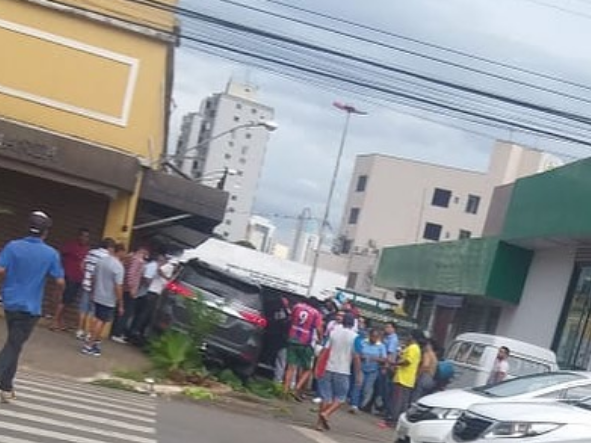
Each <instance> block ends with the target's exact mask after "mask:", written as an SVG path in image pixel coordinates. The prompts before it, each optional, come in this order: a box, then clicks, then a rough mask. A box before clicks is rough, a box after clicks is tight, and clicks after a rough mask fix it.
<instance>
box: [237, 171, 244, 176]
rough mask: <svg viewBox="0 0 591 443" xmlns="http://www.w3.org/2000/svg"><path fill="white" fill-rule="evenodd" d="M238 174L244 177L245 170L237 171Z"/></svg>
mask: <svg viewBox="0 0 591 443" xmlns="http://www.w3.org/2000/svg"><path fill="white" fill-rule="evenodd" d="M236 175H237V176H239V177H242V176H243V175H244V171H236Z"/></svg>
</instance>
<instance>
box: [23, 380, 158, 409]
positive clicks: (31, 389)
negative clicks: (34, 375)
mask: <svg viewBox="0 0 591 443" xmlns="http://www.w3.org/2000/svg"><path fill="white" fill-rule="evenodd" d="M28 392H34V393H38V394H46V395H47V396H48V397H57V398H63V399H66V400H72V401H74V402H75V403H74V404H76V403H82V404H88V405H96V406H98V407H106V408H108V409H109V410H111V413H115V412H114V411H113V409H115V410H122V411H126V412H133V413H134V414H139V415H142V416H147V417H153V416H154V415H156V411H155V410H152V411H147V410H143V409H135V407H134V405H133V404H132V403H130V404H128V405H127V406H123V405H116V404H112V403H110V402H109V400H108V399H105V400H102V401H101V400H92V399H88V398H84V397H81V396H80V395H78V396H76V395H69V394H62V393H57V392H51V391H50V390H47V389H39V388H34V387H31V386H23V387H19V388H18V390H17V394H19V393H22V394H27V393H28ZM22 394H19V395H22ZM29 397H30V395H29Z"/></svg>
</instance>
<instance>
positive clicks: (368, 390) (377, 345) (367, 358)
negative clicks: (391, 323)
mask: <svg viewBox="0 0 591 443" xmlns="http://www.w3.org/2000/svg"><path fill="white" fill-rule="evenodd" d="M355 352H356V353H357V355H358V356H359V359H360V361H361V366H360V368H359V369H360V370H359V372H358V373H357V374H356V383H355V388H354V390H353V395H352V396H351V409H350V411H349V412H351V413H356V412H357V410H359V408H361V409H362V410H367V408H368V406H369V404H370V402H371V400H372V398H373V393H374V386H375V384H376V380H377V379H378V375H379V373H380V367H381V365H382V364H383V363H385V362H386V346H385V345H384V344H383V343H382V342H381V341H380V331H378V330H377V329H372V330H371V331H370V332H369V337H368V338H366V339H362V340H361V343H360V344H359V343H356V347H355Z"/></svg>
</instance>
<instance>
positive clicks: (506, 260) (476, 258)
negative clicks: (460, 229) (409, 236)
mask: <svg viewBox="0 0 591 443" xmlns="http://www.w3.org/2000/svg"><path fill="white" fill-rule="evenodd" d="M532 256H533V252H532V251H529V250H527V249H523V248H520V247H518V246H513V245H510V244H508V243H505V242H503V241H501V240H500V239H498V238H478V239H469V240H460V241H455V242H442V243H429V244H421V245H408V246H398V247H392V248H385V249H384V250H383V252H382V258H381V260H380V265H379V268H378V272H377V275H376V285H377V286H380V287H383V288H386V289H390V290H396V289H406V290H413V291H421V292H431V293H437V294H455V295H468V296H481V297H488V298H491V299H494V300H498V301H503V302H508V303H513V304H517V303H519V299H520V298H521V293H522V290H523V286H524V284H525V280H526V277H527V272H528V270H529V266H530V263H531V260H532Z"/></svg>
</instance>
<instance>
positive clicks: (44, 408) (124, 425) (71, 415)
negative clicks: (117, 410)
mask: <svg viewBox="0 0 591 443" xmlns="http://www.w3.org/2000/svg"><path fill="white" fill-rule="evenodd" d="M15 406H18V409H21V408H22V409H30V410H33V411H38V412H46V413H48V414H53V415H63V416H66V417H69V418H75V419H78V420H84V421H89V422H92V423H100V424H104V425H108V426H111V427H114V428H122V429H126V430H129V431H136V432H144V433H147V434H150V433H152V434H153V433H155V432H156V430H155V429H154V428H153V427H148V426H139V425H133V424H130V423H128V422H123V421H119V420H113V419H110V418H104V417H99V416H97V415H89V414H81V413H79V412H72V411H66V410H64V409H58V408H51V407H48V406H41V405H37V404H34V403H29V402H24V401H22V400H19V401H18V402H15ZM1 414H2V411H0V415H1Z"/></svg>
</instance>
